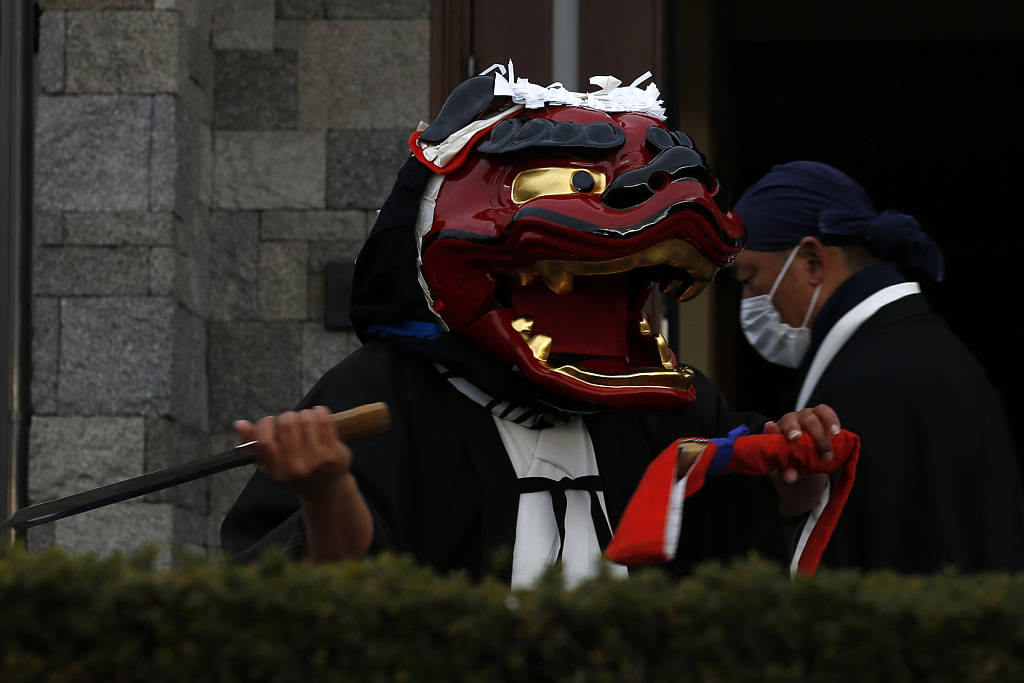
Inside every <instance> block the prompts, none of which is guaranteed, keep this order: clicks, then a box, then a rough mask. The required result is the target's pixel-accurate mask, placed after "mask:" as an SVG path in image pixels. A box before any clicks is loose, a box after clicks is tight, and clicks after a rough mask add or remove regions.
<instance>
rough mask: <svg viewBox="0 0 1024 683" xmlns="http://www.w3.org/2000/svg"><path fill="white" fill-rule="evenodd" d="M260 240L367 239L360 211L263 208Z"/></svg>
mask: <svg viewBox="0 0 1024 683" xmlns="http://www.w3.org/2000/svg"><path fill="white" fill-rule="evenodd" d="M260 239H263V240H303V241H313V240H317V241H327V240H341V241H358V242H359V243H360V244H361V243H362V242H363V240H365V239H366V227H365V225H364V220H363V215H362V212H360V211H264V212H262V214H261V215H260Z"/></svg>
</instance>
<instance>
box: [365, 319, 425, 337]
mask: <svg viewBox="0 0 1024 683" xmlns="http://www.w3.org/2000/svg"><path fill="white" fill-rule="evenodd" d="M366 334H367V335H369V336H372V337H378V338H380V339H387V338H388V337H418V338H420V339H437V338H438V337H440V336H441V334H442V332H441V326H440V325H438V324H437V323H428V322H424V321H421V320H406V321H405V322H404V323H399V324H397V325H384V324H377V325H370V326H369V327H367V328H366Z"/></svg>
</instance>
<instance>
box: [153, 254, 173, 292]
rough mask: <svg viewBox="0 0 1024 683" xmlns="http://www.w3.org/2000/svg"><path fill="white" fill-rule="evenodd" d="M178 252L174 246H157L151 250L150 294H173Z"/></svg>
mask: <svg viewBox="0 0 1024 683" xmlns="http://www.w3.org/2000/svg"><path fill="white" fill-rule="evenodd" d="M177 258H178V252H177V251H175V250H174V247H156V248H154V249H151V250H150V252H149V294H150V296H173V295H174V279H175V277H176V272H177Z"/></svg>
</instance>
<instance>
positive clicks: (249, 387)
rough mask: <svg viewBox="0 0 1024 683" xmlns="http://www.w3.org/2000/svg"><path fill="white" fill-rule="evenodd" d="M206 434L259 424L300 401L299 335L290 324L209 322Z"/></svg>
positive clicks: (295, 325) (296, 327)
mask: <svg viewBox="0 0 1024 683" xmlns="http://www.w3.org/2000/svg"><path fill="white" fill-rule="evenodd" d="M209 328H210V339H209V344H210V353H209V364H208V367H209V372H210V430H211V431H212V432H228V431H230V430H231V425H232V424H233V423H234V421H235V420H237V419H239V418H246V419H250V420H252V419H259V418H261V417H263V416H264V415H277V414H278V413H281V412H282V411H285V410H288V409H290V408H292V407H293V406H294V405H295V404H296V402H298V400H299V399H300V398H302V391H303V389H304V387H302V381H301V375H300V373H301V367H302V366H301V357H302V346H301V344H302V333H301V330H300V327H299V325H297V324H295V323H292V322H219V321H215V322H210V325H209Z"/></svg>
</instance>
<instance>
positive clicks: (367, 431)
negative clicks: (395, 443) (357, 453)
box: [331, 403, 391, 441]
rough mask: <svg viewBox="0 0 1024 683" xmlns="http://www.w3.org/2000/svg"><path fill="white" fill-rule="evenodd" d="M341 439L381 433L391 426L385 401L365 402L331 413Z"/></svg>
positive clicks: (348, 439)
mask: <svg viewBox="0 0 1024 683" xmlns="http://www.w3.org/2000/svg"><path fill="white" fill-rule="evenodd" d="M331 420H332V421H333V422H334V428H335V429H336V430H338V437H339V438H341V440H342V441H355V440H356V439H364V438H366V437H368V436H376V435H377V434H383V433H384V432H386V431H387V430H388V429H390V427H391V412H390V411H389V410H388V404H386V403H367V404H366V405H362V406H356V407H355V408H352V409H351V410H343V411H341V412H340V413H335V414H333V415H331Z"/></svg>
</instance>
